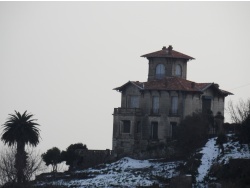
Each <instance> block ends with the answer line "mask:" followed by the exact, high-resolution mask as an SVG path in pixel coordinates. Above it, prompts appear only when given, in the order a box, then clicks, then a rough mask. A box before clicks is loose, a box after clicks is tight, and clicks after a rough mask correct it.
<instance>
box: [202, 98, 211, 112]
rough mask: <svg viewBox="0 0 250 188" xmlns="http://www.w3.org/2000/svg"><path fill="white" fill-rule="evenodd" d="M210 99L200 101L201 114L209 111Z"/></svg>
mask: <svg viewBox="0 0 250 188" xmlns="http://www.w3.org/2000/svg"><path fill="white" fill-rule="evenodd" d="M211 101H212V100H211V98H205V97H204V98H203V99H202V113H204V114H206V113H208V112H210V111H211Z"/></svg>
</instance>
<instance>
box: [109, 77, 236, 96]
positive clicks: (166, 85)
mask: <svg viewBox="0 0 250 188" xmlns="http://www.w3.org/2000/svg"><path fill="white" fill-rule="evenodd" d="M130 83H131V84H133V85H135V86H136V87H138V89H140V90H163V91H186V92H198V93H203V91H204V90H206V89H207V88H209V87H210V86H214V87H215V88H216V89H217V90H218V92H220V93H221V94H222V95H232V93H230V92H227V91H224V90H221V89H219V86H218V84H214V83H195V82H192V81H189V80H185V79H183V78H179V77H165V78H164V79H161V80H152V81H148V82H139V81H129V82H127V83H126V84H124V85H122V86H121V87H117V88H115V89H114V90H118V91H122V90H123V89H124V88H125V87H126V86H127V85H128V84H130Z"/></svg>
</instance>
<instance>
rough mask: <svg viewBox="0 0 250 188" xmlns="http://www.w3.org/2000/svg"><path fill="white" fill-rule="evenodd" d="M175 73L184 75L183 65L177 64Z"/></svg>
mask: <svg viewBox="0 0 250 188" xmlns="http://www.w3.org/2000/svg"><path fill="white" fill-rule="evenodd" d="M175 75H176V76H181V75H182V71H181V66H180V65H176V67H175Z"/></svg>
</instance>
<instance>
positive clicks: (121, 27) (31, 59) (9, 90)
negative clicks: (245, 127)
mask: <svg viewBox="0 0 250 188" xmlns="http://www.w3.org/2000/svg"><path fill="white" fill-rule="evenodd" d="M249 19H250V3H249V2H0V96H1V97H0V106H1V107H0V124H1V125H2V124H3V123H4V122H5V121H6V119H7V117H8V114H10V113H14V110H17V111H20V112H22V113H23V112H24V111H25V110H28V112H30V113H32V114H34V115H35V118H37V119H38V121H37V122H38V123H39V124H41V127H40V129H41V137H42V140H41V142H40V144H39V145H38V149H40V150H41V151H43V152H44V151H46V150H47V149H50V148H51V147H54V146H57V147H59V148H60V149H63V150H65V149H66V147H68V146H69V145H70V144H74V143H77V142H81V143H84V144H87V147H88V148H89V149H106V148H109V149H112V126H113V116H112V113H113V109H114V108H115V107H119V106H120V97H121V96H120V93H119V92H116V91H114V90H112V89H113V88H115V87H118V86H121V85H122V84H124V83H126V82H127V81H129V80H132V81H137V80H138V81H146V80H147V71H148V62H147V59H145V58H141V57H140V56H141V55H143V54H146V53H150V52H154V51H157V50H161V48H162V47H163V46H168V45H172V46H173V49H174V50H176V51H179V52H182V53H184V54H187V55H190V56H192V57H194V58H195V60H192V61H189V62H188V72H187V79H188V80H192V81H195V82H215V83H218V84H219V85H220V88H221V89H224V90H227V91H230V92H232V93H234V96H229V97H227V98H226V103H227V102H228V101H229V100H230V99H231V100H233V101H235V102H237V101H238V100H239V99H240V98H242V99H244V100H246V99H247V98H248V97H249V96H250V76H249V71H250V62H249V61H250V21H249ZM226 121H230V119H229V118H228V117H227V115H226ZM0 131H1V132H2V129H1V130H0ZM0 145H2V143H1V144H0Z"/></svg>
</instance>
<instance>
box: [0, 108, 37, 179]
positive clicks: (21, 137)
mask: <svg viewBox="0 0 250 188" xmlns="http://www.w3.org/2000/svg"><path fill="white" fill-rule="evenodd" d="M32 117H33V115H32V114H27V111H25V112H24V113H23V114H22V115H21V114H20V113H19V112H17V111H15V114H9V118H8V119H7V121H6V122H5V123H4V124H3V125H2V126H3V134H2V137H1V140H2V141H3V142H4V144H7V145H8V146H16V150H17V152H16V156H15V168H16V170H17V182H18V183H24V182H25V177H24V169H25V167H26V163H27V153H26V152H25V145H27V144H28V145H30V146H37V144H38V143H39V138H40V134H39V131H40V129H39V128H38V127H36V126H39V124H37V123H34V121H36V119H31V118H32Z"/></svg>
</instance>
